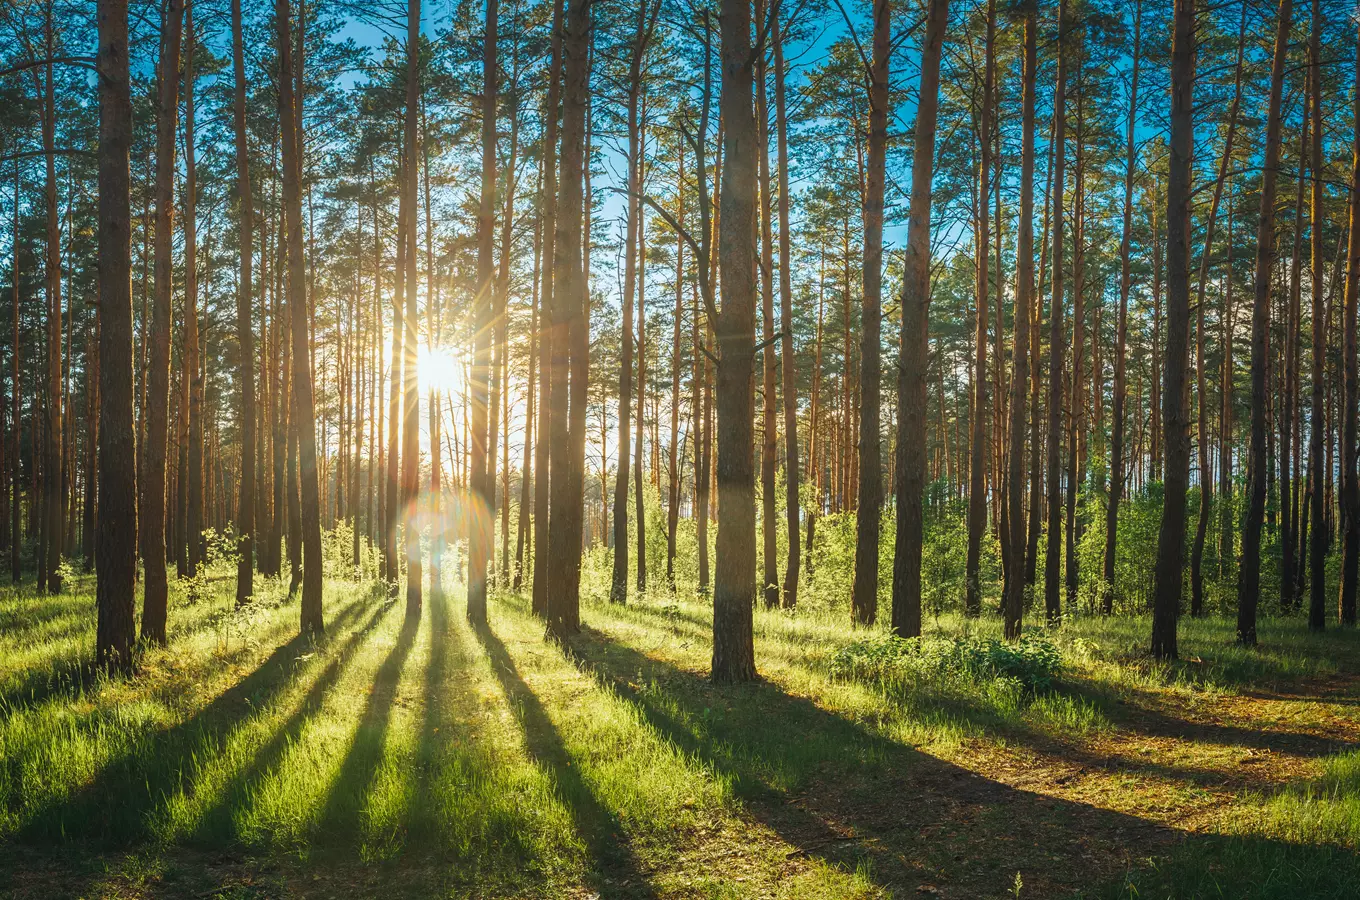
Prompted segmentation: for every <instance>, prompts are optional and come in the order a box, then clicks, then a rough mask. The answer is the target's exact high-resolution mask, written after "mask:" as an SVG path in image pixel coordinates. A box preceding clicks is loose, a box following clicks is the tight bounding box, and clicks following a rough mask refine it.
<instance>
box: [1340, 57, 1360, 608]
mask: <svg viewBox="0 0 1360 900" xmlns="http://www.w3.org/2000/svg"><path fill="white" fill-rule="evenodd" d="M1357 47H1360V41H1358V42H1357ZM1355 90H1356V93H1355V98H1354V102H1355V110H1354V119H1355V121H1354V122H1353V127H1354V148H1353V150H1352V154H1351V191H1350V246H1349V252H1348V254H1347V258H1348V263H1347V266H1346V301H1345V302H1346V308H1345V313H1344V323H1343V325H1342V346H1343V348H1344V350H1343V356H1342V361H1343V365H1344V369H1345V375H1344V385H1345V399H1344V403H1345V410H1344V412H1343V422H1344V424H1343V425H1342V438H1341V446H1342V453H1341V512H1342V515H1341V521H1342V524H1343V531H1342V545H1341V596H1340V600H1339V603H1338V607H1339V608H1338V610H1337V617H1338V619H1339V620H1340V622H1341V624H1342V625H1354V624H1355V606H1356V603H1355V596H1356V583H1357V579H1360V471H1357V467H1356V461H1357V457H1356V441H1357V440H1358V439H1360V435H1357V430H1360V427H1358V426H1360V422H1357V419H1360V399H1358V394H1357V392H1360V371H1358V367H1357V360H1356V334H1355V331H1356V311H1357V309H1358V308H1360V58H1357V61H1356V67H1355Z"/></svg>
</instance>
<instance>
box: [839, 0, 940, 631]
mask: <svg viewBox="0 0 1360 900" xmlns="http://www.w3.org/2000/svg"><path fill="white" fill-rule="evenodd" d="M873 20H874V21H873V59H872V61H871V62H870V63H869V70H868V72H867V73H866V74H867V75H868V85H869V140H868V148H867V149H868V154H867V157H868V158H867V164H866V167H865V170H866V171H865V176H866V177H865V190H864V260H863V272H862V274H863V285H864V296H863V300H862V306H861V312H860V397H859V401H860V415H859V425H860V429H859V472H860V478H859V496H858V498H857V503H856V507H855V536H856V540H855V581H854V587H853V589H852V591H853V592H852V594H851V604H852V614H853V616H854V621H855V622H856V624H860V625H872V624H873V623H874V621H875V619H877V617H878V544H879V539H878V538H879V519H880V516H881V513H880V507H881V505H882V502H883V476H882V468H883V466H882V460H881V458H880V456H881V450H880V445H879V420H880V418H881V407H882V401H881V399H880V395H881V390H880V385H881V382H882V380H883V363H882V357H881V351H880V347H881V344H882V334H883V199H884V192H885V185H886V180H887V178H886V173H887V150H888V111H889V110H888V105H889V98H888V56H889V52H890V44H891V40H892V37H891V32H892V5H891V3H890V0H875V2H874V5H873ZM917 133H918V134H919V133H920V132H919V129H918V132H917ZM913 187H914V182H913ZM926 216H927V219H928V218H929V211H927V213H926ZM913 227H915V222H913ZM847 265H848V260H847ZM846 290H847V291H849V280H848V278H847V283H846ZM928 290H929V289H928V288H927V291H928ZM924 302H926V303H928V302H929V301H928V299H927V300H926V301H924ZM846 316H847V318H848V316H849V310H848V309H847V310H846ZM845 349H846V356H847V357H848V356H849V352H850V346H849V341H848V334H847V342H846V348H845ZM848 368H849V367H848V366H847V370H848Z"/></svg>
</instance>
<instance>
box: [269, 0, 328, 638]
mask: <svg viewBox="0 0 1360 900" xmlns="http://www.w3.org/2000/svg"><path fill="white" fill-rule="evenodd" d="M274 15H275V21H276V26H277V28H278V35H279V40H278V45H279V75H278V78H277V80H276V84H277V85H278V91H279V130H280V131H281V132H282V134H283V212H284V227H285V228H286V230H287V235H288V242H287V243H288V292H287V302H288V307H289V318H290V320H291V326H292V327H291V331H292V333H291V334H290V336H289V337H290V339H291V341H292V356H293V369H292V397H293V402H292V412H293V419H294V428H295V430H296V432H297V444H298V451H297V457H298V466H297V468H298V482H299V485H298V487H299V498H298V503H299V512H300V528H299V531H300V537H301V541H300V543H301V545H302V558H303V569H302V605H301V616H302V622H301V628H302V633H303V634H306V635H311V636H314V637H315V636H318V635H320V634H322V633H323V632H324V630H325V626H324V623H323V620H322V609H321V586H322V573H321V510H320V490H319V488H318V486H317V472H316V422H315V418H316V414H315V409H314V407H313V403H312V371H311V368H312V367H311V362H310V356H309V351H308V344H309V341H308V328H307V297H306V286H305V283H304V281H303V258H302V192H301V181H302V147H301V146H300V141H301V137H302V129H301V126H300V123H301V120H302V115H301V112H302V111H301V109H300V108H297V107H295V106H294V90H293V81H294V77H293V74H292V73H293V69H294V66H293V59H292V35H291V34H290V31H291V28H290V23H289V21H288V0H275V3H274ZM301 74H302V69H301V61H300V60H299V64H298V67H297V76H298V78H297V80H298V81H301V77H300V76H301Z"/></svg>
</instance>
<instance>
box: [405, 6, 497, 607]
mask: <svg viewBox="0 0 1360 900" xmlns="http://www.w3.org/2000/svg"><path fill="white" fill-rule="evenodd" d="M406 23H407V24H406V122H405V125H406V128H405V132H406V136H405V142H406V153H405V157H404V162H405V166H404V168H403V169H402V184H401V194H402V202H401V206H402V207H403V208H404V209H405V212H406V259H405V263H406V278H405V282H406V316H405V319H406V323H405V324H406V341H405V345H406V346H405V354H406V355H405V361H404V365H403V367H402V379H403V384H404V390H403V395H404V397H405V402H404V407H405V408H404V412H403V416H402V423H403V427H402V447H401V462H402V470H401V481H402V500H403V501H404V502H403V507H404V509H405V510H406V516H405V521H404V522H403V523H402V526H403V530H404V532H405V535H406V615H407V616H408V617H409V618H412V619H419V617H420V610H421V597H422V594H421V578H422V576H421V560H420V515H419V510H418V508H417V504H416V498H417V497H419V495H420V379H419V373H418V371H417V360H418V358H419V345H418V344H417V335H416V326H417V324H418V323H419V321H420V313H419V310H418V309H417V307H416V286H417V282H416V255H417V254H416V225H417V221H418V220H417V216H418V215H419V207H418V206H417V201H416V187H417V185H416V181H417V177H418V175H419V172H420V168H419V162H418V159H419V157H418V156H417V152H418V149H419V147H418V142H419V134H418V132H417V117H418V116H419V110H420V0H409V2H408V3H407V6H406ZM491 38H492V40H493V41H494V39H495V35H494V32H493V33H492V35H491Z"/></svg>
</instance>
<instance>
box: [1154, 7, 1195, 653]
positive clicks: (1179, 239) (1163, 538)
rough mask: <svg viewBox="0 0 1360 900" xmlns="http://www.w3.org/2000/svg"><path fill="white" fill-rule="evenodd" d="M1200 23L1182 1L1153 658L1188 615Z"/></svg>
mask: <svg viewBox="0 0 1360 900" xmlns="http://www.w3.org/2000/svg"><path fill="white" fill-rule="evenodd" d="M1194 28H1195V2H1194V0H1176V7H1175V15H1174V18H1173V23H1172V38H1171V141H1170V166H1169V174H1168V178H1167V188H1166V204H1167V209H1166V239H1167V249H1166V263H1167V279H1166V374H1165V380H1164V385H1163V391H1162V419H1163V421H1164V422H1165V427H1166V476H1165V479H1164V482H1165V500H1164V502H1163V506H1162V522H1161V531H1160V533H1159V535H1158V539H1157V565H1156V570H1155V576H1154V579H1155V580H1154V584H1155V590H1156V593H1155V595H1154V599H1153V607H1152V655H1153V656H1155V657H1156V658H1158V659H1166V658H1174V657H1175V656H1176V619H1177V617H1178V616H1179V614H1180V598H1181V579H1182V569H1183V567H1184V563H1185V494H1186V491H1187V489H1188V486H1189V481H1190V423H1189V421H1188V410H1187V409H1186V402H1185V398H1186V381H1187V378H1188V374H1189V373H1188V371H1187V369H1188V367H1189V366H1188V362H1189V331H1190V201H1191V188H1190V178H1191V168H1192V164H1193V160H1192V153H1193V151H1194V141H1193V138H1194V126H1193V121H1192V109H1193V102H1194V83H1195V35H1194Z"/></svg>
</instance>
